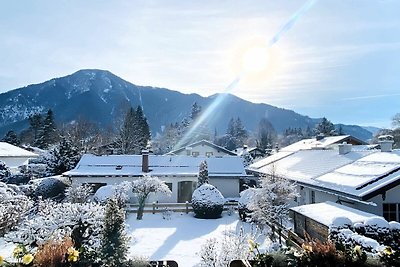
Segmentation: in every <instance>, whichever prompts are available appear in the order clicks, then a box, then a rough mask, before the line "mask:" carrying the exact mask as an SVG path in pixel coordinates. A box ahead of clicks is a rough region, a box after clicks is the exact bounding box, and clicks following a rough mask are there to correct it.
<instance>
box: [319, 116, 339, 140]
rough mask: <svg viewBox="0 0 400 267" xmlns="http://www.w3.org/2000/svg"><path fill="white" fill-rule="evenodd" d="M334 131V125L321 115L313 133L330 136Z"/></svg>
mask: <svg viewBox="0 0 400 267" xmlns="http://www.w3.org/2000/svg"><path fill="white" fill-rule="evenodd" d="M334 132H335V125H333V123H332V122H331V121H330V120H328V119H327V118H325V117H323V118H322V119H321V121H320V122H319V123H318V124H317V125H316V126H315V133H316V134H317V135H318V134H323V135H325V136H331V135H333V134H334Z"/></svg>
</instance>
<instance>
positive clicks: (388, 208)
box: [383, 203, 400, 221]
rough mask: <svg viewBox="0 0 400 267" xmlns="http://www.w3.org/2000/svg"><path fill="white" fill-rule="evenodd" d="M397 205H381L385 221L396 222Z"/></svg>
mask: <svg viewBox="0 0 400 267" xmlns="http://www.w3.org/2000/svg"><path fill="white" fill-rule="evenodd" d="M399 205H400V204H396V203H384V204H383V217H384V218H385V219H386V220H387V221H398V220H399V219H400V218H399V214H398V213H399V212H400V210H399Z"/></svg>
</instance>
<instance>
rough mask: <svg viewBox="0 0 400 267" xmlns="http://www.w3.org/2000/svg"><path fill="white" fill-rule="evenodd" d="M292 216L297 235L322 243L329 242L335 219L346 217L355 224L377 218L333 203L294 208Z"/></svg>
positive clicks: (291, 212) (327, 202)
mask: <svg viewBox="0 0 400 267" xmlns="http://www.w3.org/2000/svg"><path fill="white" fill-rule="evenodd" d="M290 216H291V217H292V219H293V226H294V232H295V233H296V234H297V235H299V236H301V237H303V238H304V237H305V236H304V235H305V233H307V234H308V235H310V237H311V238H317V239H319V240H321V241H325V240H327V238H328V234H329V227H330V226H331V224H332V222H333V220H334V219H335V218H338V217H346V218H348V219H349V220H350V221H351V222H352V224H354V223H358V222H364V221H366V220H367V219H369V218H372V217H376V215H375V214H371V213H367V212H363V211H360V210H357V209H353V208H350V207H347V206H344V205H341V204H338V203H334V202H331V201H326V202H322V203H316V204H308V205H302V206H298V207H293V208H291V209H290Z"/></svg>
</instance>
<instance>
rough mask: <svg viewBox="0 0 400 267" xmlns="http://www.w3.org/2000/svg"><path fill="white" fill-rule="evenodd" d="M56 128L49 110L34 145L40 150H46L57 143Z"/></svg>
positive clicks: (51, 112)
mask: <svg viewBox="0 0 400 267" xmlns="http://www.w3.org/2000/svg"><path fill="white" fill-rule="evenodd" d="M57 139H58V137H57V128H56V125H55V122H54V114H53V111H52V110H51V109H49V110H48V111H47V114H46V117H45V118H44V120H43V123H42V127H41V131H40V134H39V136H38V138H37V141H36V145H37V146H38V147H40V148H44V149H46V148H48V147H49V146H50V145H52V144H54V143H56V142H57Z"/></svg>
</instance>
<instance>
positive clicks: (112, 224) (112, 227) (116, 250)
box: [101, 198, 129, 267]
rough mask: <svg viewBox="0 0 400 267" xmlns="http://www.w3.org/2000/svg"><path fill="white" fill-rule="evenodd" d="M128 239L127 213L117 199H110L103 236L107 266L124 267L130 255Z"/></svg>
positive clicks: (102, 255)
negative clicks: (126, 228)
mask: <svg viewBox="0 0 400 267" xmlns="http://www.w3.org/2000/svg"><path fill="white" fill-rule="evenodd" d="M128 240H129V239H128V237H127V235H126V232H125V211H124V209H123V208H122V207H120V206H119V203H118V201H117V200H116V199H113V198H111V199H109V200H108V201H107V205H106V211H105V215H104V227H103V231H102V236H101V258H102V261H103V263H105V265H106V266H110V267H118V266H122V265H123V263H124V262H125V261H126V256H127V253H128Z"/></svg>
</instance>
